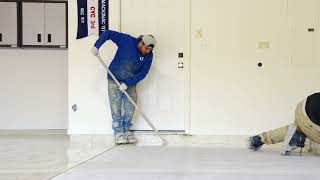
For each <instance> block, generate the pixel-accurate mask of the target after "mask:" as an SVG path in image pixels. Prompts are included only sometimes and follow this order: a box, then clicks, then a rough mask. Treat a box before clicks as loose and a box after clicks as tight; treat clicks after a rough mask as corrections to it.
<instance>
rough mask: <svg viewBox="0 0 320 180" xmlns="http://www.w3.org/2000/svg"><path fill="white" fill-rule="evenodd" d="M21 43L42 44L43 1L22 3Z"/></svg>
mask: <svg viewBox="0 0 320 180" xmlns="http://www.w3.org/2000/svg"><path fill="white" fill-rule="evenodd" d="M22 11H23V13H22V14H23V16H22V21H23V22H22V25H23V27H22V28H23V45H44V42H45V38H44V3H30V2H24V3H23V4H22Z"/></svg>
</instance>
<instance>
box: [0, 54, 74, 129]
mask: <svg viewBox="0 0 320 180" xmlns="http://www.w3.org/2000/svg"><path fill="white" fill-rule="evenodd" d="M67 54H68V51H67V50H44V49H42V50H31V49H0V55H1V59H0V82H1V83H0V89H1V91H0V92H1V93H0V124H1V126H0V129H67V118H68V116H67V61H68V57H67Z"/></svg>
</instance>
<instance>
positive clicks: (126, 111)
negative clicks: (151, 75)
mask: <svg viewBox="0 0 320 180" xmlns="http://www.w3.org/2000/svg"><path fill="white" fill-rule="evenodd" d="M127 93H128V94H129V95H130V96H131V98H132V99H133V100H134V101H135V102H137V99H138V96H137V91H136V85H133V86H128V89H127ZM108 95H109V102H110V107H111V114H112V119H113V121H112V129H113V130H114V134H117V133H125V132H128V131H129V129H130V127H131V126H132V124H131V121H132V117H133V114H134V110H135V107H134V106H133V104H132V103H131V102H130V100H129V99H128V98H127V96H126V95H125V94H124V93H122V92H121V91H120V90H119V87H118V85H117V84H116V83H115V82H114V81H111V80H108Z"/></svg>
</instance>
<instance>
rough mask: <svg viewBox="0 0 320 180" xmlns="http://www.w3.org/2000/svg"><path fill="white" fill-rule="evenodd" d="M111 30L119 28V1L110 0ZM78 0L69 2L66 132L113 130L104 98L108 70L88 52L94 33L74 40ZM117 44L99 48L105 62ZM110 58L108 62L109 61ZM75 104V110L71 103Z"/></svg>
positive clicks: (95, 37)
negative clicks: (67, 114)
mask: <svg viewBox="0 0 320 180" xmlns="http://www.w3.org/2000/svg"><path fill="white" fill-rule="evenodd" d="M109 6H110V11H109V20H110V23H109V26H110V29H113V30H119V24H120V21H119V18H120V16H119V15H120V11H119V10H120V1H119V0H109ZM76 34H77V2H76V1H69V69H68V77H69V90H68V91H69V96H68V99H69V107H68V111H69V129H68V133H69V134H109V133H112V128H111V121H112V120H111V115H110V108H109V102H108V97H107V93H108V91H107V79H106V77H107V73H106V70H105V69H103V67H102V66H101V65H100V64H99V61H98V59H97V58H96V57H94V56H93V55H92V54H91V53H90V49H91V47H92V46H93V44H94V43H95V41H96V40H97V38H98V37H97V36H94V35H92V36H89V37H87V38H84V39H79V40H76ZM115 50H116V46H115V45H114V44H113V43H111V42H109V43H108V45H105V46H103V47H101V48H100V52H101V57H102V58H103V60H105V61H106V63H107V64H109V62H110V61H111V59H112V57H113V55H114V53H115ZM108 60H109V61H108ZM73 104H76V105H77V107H78V109H77V111H76V112H74V111H73V110H72V109H71V106H72V105H73Z"/></svg>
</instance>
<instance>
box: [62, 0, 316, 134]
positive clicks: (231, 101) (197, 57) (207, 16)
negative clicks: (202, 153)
mask: <svg viewBox="0 0 320 180" xmlns="http://www.w3.org/2000/svg"><path fill="white" fill-rule="evenodd" d="M190 1H191V27H190V28H191V34H190V38H191V64H190V68H191V75H190V83H191V87H190V88H191V96H190V100H191V101H190V119H191V120H190V132H191V134H229V135H230V134H252V133H257V132H260V131H262V130H266V129H269V128H275V127H277V126H281V125H284V124H286V123H289V122H291V121H292V120H293V112H294V107H295V105H296V103H297V102H298V101H299V100H302V98H304V97H305V96H306V95H308V94H310V93H311V92H314V91H316V90H319V87H318V86H319V83H320V80H319V77H320V71H319V66H320V65H319V64H320V63H319V57H320V55H319V51H317V50H318V49H319V47H320V46H319V42H320V39H319V12H320V11H319V7H320V6H319V2H317V1H318V0H313V1H314V2H316V3H317V5H315V6H313V8H314V9H315V10H316V11H315V12H317V11H318V12H317V13H318V14H317V20H316V21H315V22H316V23H315V24H314V25H316V32H315V33H314V36H315V38H314V41H315V45H314V59H312V60H309V59H306V60H305V61H304V60H299V59H298V60H296V59H295V60H294V61H292V58H291V57H292V56H293V55H294V51H292V42H291V41H290V40H292V33H291V31H290V28H289V18H288V17H289V16H288V13H289V12H288V8H287V7H288V3H287V2H288V1H292V0H223V1H222V0H190ZM119 2H120V1H119V0H110V21H111V23H110V29H114V30H118V29H119V14H120V12H119V8H120V6H119ZM141 10H142V11H143V7H141ZM309 10H310V9H305V10H304V11H305V12H307V11H309ZM69 17H70V18H69V43H70V44H69V45H70V48H69V72H68V73H69V107H68V111H69V131H68V132H69V133H70V134H104V133H112V130H111V115H110V108H109V105H108V104H109V103H108V98H107V81H106V78H105V77H106V72H105V70H104V69H103V68H102V67H101V65H100V64H99V63H98V62H97V59H96V58H95V57H93V56H92V55H91V54H90V52H89V51H90V48H91V47H92V45H93V44H94V42H95V40H96V39H97V37H95V36H91V37H89V38H85V39H81V40H75V35H76V27H77V19H76V2H74V1H72V2H69ZM73 17H74V18H73ZM164 21H166V20H165V19H164ZM170 26H172V28H174V25H171V24H170ZM260 41H268V42H269V46H270V47H269V48H267V49H259V48H258V43H259V42H260ZM104 48H105V49H103V50H102V51H101V52H102V53H103V54H102V57H103V59H104V60H111V59H112V57H113V54H114V51H115V46H114V45H112V43H109V45H107V46H105V47H104ZM301 51H303V52H304V51H306V49H301ZM292 53H293V54H292ZM295 57H296V56H295ZM258 62H262V63H263V67H262V68H258V67H257V63H258ZM301 62H302V64H301ZM304 62H308V63H304ZM186 66H187V65H186ZM73 104H77V105H78V110H77V111H76V112H73V111H72V110H71V106H72V105H73Z"/></svg>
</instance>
